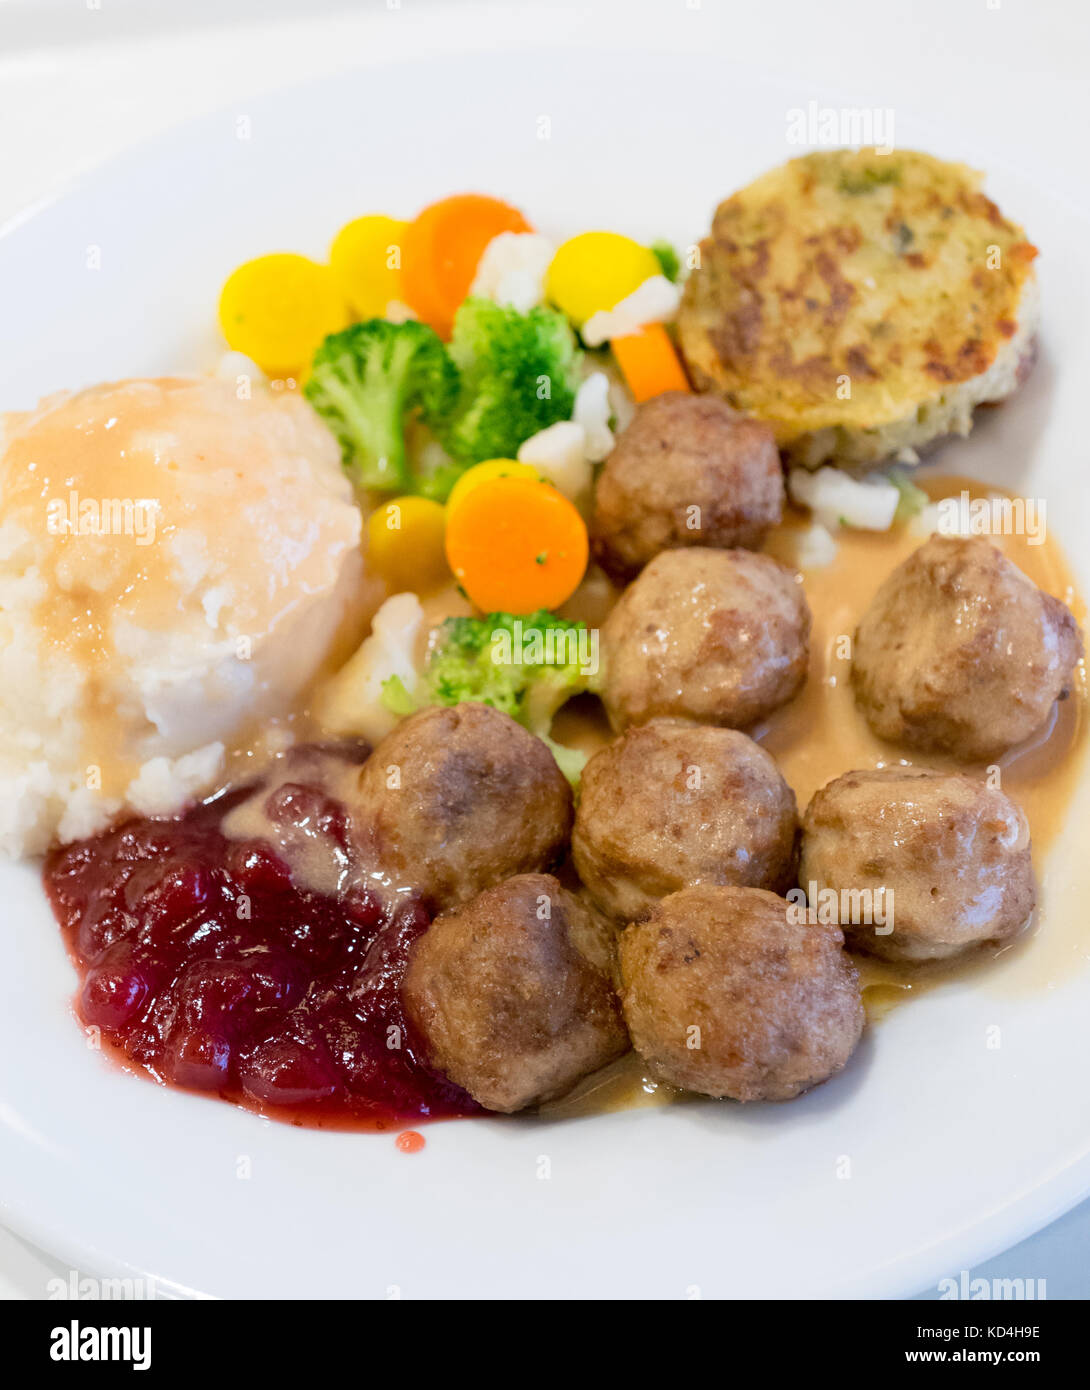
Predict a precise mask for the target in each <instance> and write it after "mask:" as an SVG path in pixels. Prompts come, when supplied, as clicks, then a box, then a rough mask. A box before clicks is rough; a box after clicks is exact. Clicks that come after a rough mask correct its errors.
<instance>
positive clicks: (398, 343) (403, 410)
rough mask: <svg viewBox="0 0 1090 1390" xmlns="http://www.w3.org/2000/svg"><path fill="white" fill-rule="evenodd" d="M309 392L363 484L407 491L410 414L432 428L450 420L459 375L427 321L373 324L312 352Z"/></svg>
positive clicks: (306, 389) (349, 470)
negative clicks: (417, 414) (415, 412)
mask: <svg viewBox="0 0 1090 1390" xmlns="http://www.w3.org/2000/svg"><path fill="white" fill-rule="evenodd" d="M303 392H304V394H305V395H306V397H307V400H309V401H310V403H311V405H313V406H314V408H315V410H317V412H318V414H319V415H320V416H321V417H322V419H323V420H324V421H325V422H326V424H327V425H328V426H329V428H330V429H331V430H332V431H333V433H334V434H335V435H336V436H337V439H338V440H339V441H340V445H341V454H342V458H343V462H344V467H345V471H346V472H347V473H348V475H349V477H350V478H351V479H352V481H353V482H354V483H355V484H356V486H357V487H360V488H367V489H375V490H376V491H380V492H402V491H405V490H406V489H407V488H408V487H409V483H410V480H409V470H408V467H407V465H406V461H405V417H406V415H407V414H408V412H409V411H411V410H414V409H417V410H419V411H420V413H421V414H422V415H423V417H424V419H425V420H426V421H427V422H428V423H429V424H430V425H432V426H433V427H434V426H440V425H442V424H443V423H444V422H445V421H446V420H447V418H448V416H449V415H450V412H451V410H452V409H453V406H454V403H455V400H456V399H457V395H458V370H457V368H456V367H455V366H454V363H453V362H452V361H451V359H450V357H449V356H448V354H447V351H446V349H445V348H444V347H443V344H442V343H441V342H440V340H439V337H438V335H437V334H436V333H435V332H434V331H433V330H432V329H430V328H428V327H427V325H426V324H423V323H415V322H409V323H389V322H387V321H386V320H385V319H368V320H366V321H365V322H364V323H355V324H353V325H352V326H351V328H346V329H344V331H343V332H341V333H332V334H330V336H329V337H328V338H326V340H325V341H324V342H323V343H322V345H321V347H320V348H319V349H318V351H317V352H316V353H315V354H314V360H313V362H312V363H311V368H310V376H309V378H308V379H307V383H306V385H305V386H304V387H303Z"/></svg>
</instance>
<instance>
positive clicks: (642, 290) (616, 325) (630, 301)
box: [583, 275, 681, 347]
mask: <svg viewBox="0 0 1090 1390" xmlns="http://www.w3.org/2000/svg"><path fill="white" fill-rule="evenodd" d="M680 303H681V289H680V286H678V285H675V284H674V283H673V281H672V280H667V278H666V276H665V275H650V276H648V278H647V279H646V280H645V281H644V282H643V284H642V285H640V286H638V287H637V288H636V289H634V290H633V291H632V293H631V294H630V295H628V296H626V298H624V299H622V300H621V301H620V303H618V304H614V306H613V308H612V309H599V310H598V312H597V313H596V314H591V316H590V318H589V319H587V321H586V323H585V324H584V325H583V341H584V342H585V343H586V345H587V347H601V345H602V344H603V343H607V342H609V340H610V339H611V338H623V337H624V336H625V334H626V333H636V332H638V331H639V330H640V329H641V328H642V327H643V326H644V324H645V323H666V322H667V321H668V320H670V319H672V318H673V317H674V316H675V314H676V313H677V307H678V305H679V304H680Z"/></svg>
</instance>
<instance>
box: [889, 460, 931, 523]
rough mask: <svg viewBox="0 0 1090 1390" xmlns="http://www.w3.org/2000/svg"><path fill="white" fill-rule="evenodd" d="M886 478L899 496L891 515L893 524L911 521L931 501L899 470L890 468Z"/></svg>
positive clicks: (921, 489)
mask: <svg viewBox="0 0 1090 1390" xmlns="http://www.w3.org/2000/svg"><path fill="white" fill-rule="evenodd" d="M886 477H887V478H888V479H889V480H890V482H891V483H892V484H893V486H894V487H895V488H896V489H897V491H898V492H899V493H900V494H901V495H900V497H899V498H898V500H897V510H896V511H895V512H894V513H893V520H894V523H895V524H897V525H899V524H900V523H902V522H905V521H911V520H912V518H913V517H914V516H918V515H919V514H920V512H922V511H923V509H924V507H926V506H927V504H928V503H929V502H930V501H931V498H930V497H929V496H928V495H927V493H926V492H924V490H923V488H922V487H917V486H916V484H915V483H914V482H913V481H912V479H911V478H910V477H909V476H908V474H907V473H902V472H901V470H900V469H899V468H891V469H890V470H889V472H888V473H887V474H886Z"/></svg>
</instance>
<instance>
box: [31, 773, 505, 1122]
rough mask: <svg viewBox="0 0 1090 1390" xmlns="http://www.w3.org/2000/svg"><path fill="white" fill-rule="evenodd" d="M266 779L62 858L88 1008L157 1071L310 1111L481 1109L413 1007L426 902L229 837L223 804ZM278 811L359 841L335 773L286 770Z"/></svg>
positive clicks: (366, 1118)
mask: <svg viewBox="0 0 1090 1390" xmlns="http://www.w3.org/2000/svg"><path fill="white" fill-rule="evenodd" d="M254 790H255V789H254V788H253V787H249V788H247V789H245V790H244V791H242V792H233V793H230V794H227V795H223V796H220V797H218V798H214V799H213V800H211V801H208V802H206V803H204V804H202V805H200V806H197V807H195V808H194V809H193V810H191V811H190V812H188V813H187V814H186V815H184V816H182V817H181V818H179V819H177V820H149V819H133V820H128V821H126V822H125V823H123V824H121V825H118V826H116V827H115V828H114V829H112V830H109V831H106V832H105V833H103V834H101V835H97V836H94V837H93V838H91V839H88V840H81V841H78V842H77V843H75V844H71V845H66V846H64V847H63V848H60V849H57V850H54V851H53V853H52V854H51V855H50V856H49V858H48V859H47V861H46V864H45V871H44V876H45V886H46V891H47V893H48V895H49V899H50V902H51V903H52V905H53V910H54V912H55V913H56V915H57V918H58V920H59V921H60V923H61V927H62V929H63V931H64V934H65V938H66V941H67V943H68V947H69V950H70V952H71V954H72V956H73V958H74V960H75V962H76V964H77V966H78V968H79V970H80V973H81V976H82V987H81V989H80V992H79V997H78V1002H77V1008H78V1012H79V1015H80V1017H81V1018H82V1020H83V1022H84V1023H85V1024H86V1025H88V1026H97V1027H98V1028H99V1029H101V1033H102V1037H103V1038H104V1039H105V1040H106V1042H107V1043H108V1044H109V1045H110V1046H111V1047H112V1048H114V1049H116V1051H117V1052H118V1053H119V1054H120V1055H121V1056H122V1058H123V1059H124V1060H127V1061H128V1062H129V1063H131V1064H135V1065H136V1066H137V1067H139V1068H142V1069H143V1070H144V1071H146V1072H147V1073H149V1074H150V1075H151V1076H153V1077H154V1078H156V1079H157V1080H159V1081H162V1082H166V1083H168V1084H172V1085H176V1086H182V1087H186V1088H189V1089H191V1090H199V1091H205V1092H209V1093H211V1094H213V1095H218V1096H220V1097H221V1098H223V1099H226V1100H231V1101H235V1102H238V1103H241V1104H243V1105H246V1106H248V1107H249V1108H251V1109H256V1110H260V1111H261V1112H262V1113H264V1114H269V1115H273V1116H276V1117H277V1118H282V1119H288V1120H290V1121H292V1122H293V1123H296V1124H299V1123H302V1124H309V1125H316V1126H329V1127H340V1128H359V1129H392V1128H398V1129H400V1128H402V1127H403V1125H404V1123H405V1122H406V1121H412V1122H418V1121H420V1120H426V1119H436V1118H440V1117H445V1116H454V1115H469V1114H478V1113H480V1108H479V1107H478V1106H477V1105H476V1104H475V1103H474V1102H473V1101H472V1100H471V1099H470V1097H469V1096H468V1095H466V1093H465V1092H464V1091H462V1090H460V1089H459V1088H458V1087H456V1086H454V1085H452V1084H451V1083H450V1082H448V1081H446V1080H445V1079H444V1078H443V1077H441V1076H438V1075H436V1074H435V1073H434V1072H432V1071H430V1070H429V1069H428V1068H427V1067H426V1066H425V1065H424V1063H423V1062H422V1061H421V1059H420V1056H419V1052H418V1050H417V1048H416V1047H415V1046H414V1043H413V1039H412V1035H411V1032H410V1030H409V1029H408V1028H407V1026H406V1022H405V1018H404V1015H403V1012H402V1007H401V980H402V977H403V975H404V973H405V967H406V964H407V960H408V952H409V948H410V947H411V945H412V943H413V942H414V941H415V940H416V938H417V937H418V936H420V934H421V933H422V932H423V931H425V930H426V929H427V926H428V924H429V921H430V915H429V913H428V912H427V910H426V909H425V907H424V906H423V905H422V904H421V903H420V902H419V901H416V900H414V899H411V898H405V897H400V898H396V897H395V898H392V899H390V900H384V898H383V896H382V895H380V893H379V892H378V891H377V890H374V889H371V888H368V887H364V888H362V889H361V888H360V887H359V886H358V884H357V886H355V887H352V888H349V889H346V890H345V891H344V892H343V893H341V894H340V895H338V896H329V895H326V894H321V893H316V892H314V891H312V890H310V889H308V888H306V887H302V886H299V885H297V884H295V883H293V881H292V874H291V872H290V870H289V867H288V865H287V863H286V862H285V861H284V859H282V858H281V857H280V856H279V854H278V853H277V852H276V851H274V849H273V848H272V847H271V846H270V845H269V844H267V843H265V842H264V841H261V840H248V841H247V840H241V841H240V840H234V839H228V838H227V837H226V836H225V835H224V834H223V832H222V829H221V822H222V819H223V817H224V815H225V814H226V813H227V812H228V811H229V810H231V809H232V807H233V806H235V805H236V804H238V803H239V802H240V801H241V800H243V799H244V798H245V797H247V796H252V795H253V793H254ZM265 812H266V814H267V815H268V817H269V819H270V820H272V821H275V822H277V823H278V824H280V825H283V826H285V827H288V828H290V829H291V830H292V831H294V830H295V829H298V831H299V833H305V834H309V835H322V836H328V837H329V838H330V839H331V840H332V841H333V842H335V843H336V844H338V845H340V846H341V847H342V848H343V847H344V846H346V845H347V841H348V823H349V822H348V816H347V813H346V812H345V809H344V807H343V806H341V805H340V804H339V803H338V802H336V801H335V800H333V799H331V798H330V797H329V796H328V795H327V794H326V792H325V791H323V789H322V788H321V787H318V786H313V785H307V784H306V783H305V782H301V781H300V782H287V783H283V782H282V783H279V784H278V785H277V786H276V787H275V788H274V789H273V790H271V791H270V792H269V793H268V796H267V799H266V801H265Z"/></svg>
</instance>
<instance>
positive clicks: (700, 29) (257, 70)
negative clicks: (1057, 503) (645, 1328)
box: [0, 0, 1090, 1298]
mask: <svg viewBox="0 0 1090 1390" xmlns="http://www.w3.org/2000/svg"><path fill="white" fill-rule="evenodd" d="M535 44H549V45H556V44H561V45H563V44H571V45H581V46H588V47H591V48H595V47H597V48H610V49H613V50H618V49H620V50H624V49H626V48H652V49H665V50H673V51H681V52H684V51H686V50H687V49H690V48H695V49H698V50H701V51H705V52H707V51H714V52H721V53H722V54H723V55H724V57H729V58H730V59H731V60H732V61H734V62H737V61H739V60H741V61H747V60H749V61H751V62H752V64H753V66H754V68H755V69H756V70H775V71H778V72H780V73H782V74H786V75H789V76H793V77H795V78H798V79H801V80H811V81H812V82H813V83H814V86H815V88H816V89H826V88H827V89H832V90H837V91H839V92H842V93H844V95H845V97H846V98H850V99H851V100H852V101H853V102H855V103H856V104H858V105H859V106H862V107H882V108H892V109H893V110H894V111H895V112H896V110H897V107H898V105H899V104H903V105H904V106H905V107H907V108H912V109H914V110H918V111H926V112H927V113H928V114H929V115H930V116H931V118H932V119H933V120H936V121H937V122H939V123H941V124H942V125H943V126H944V127H947V128H949V130H950V131H951V133H952V134H951V139H952V140H953V139H954V138H955V135H956V136H957V137H958V138H961V137H963V138H964V140H965V142H966V148H967V149H971V148H972V145H973V141H974V138H975V137H976V136H978V135H980V136H983V135H987V137H988V143H989V144H993V143H995V142H996V141H997V140H999V141H1002V143H1003V144H1004V146H1005V147H1006V149H1007V154H1008V158H1009V160H1010V161H1011V162H1012V163H1021V164H1023V165H1024V166H1026V167H1029V168H1032V169H1034V170H1035V171H1036V172H1037V175H1038V177H1039V178H1040V179H1042V181H1043V180H1047V181H1048V183H1049V185H1050V186H1051V188H1052V189H1053V190H1055V191H1058V192H1060V193H1061V194H1062V195H1063V196H1065V197H1067V198H1068V199H1069V200H1070V201H1071V202H1072V203H1075V204H1077V205H1079V206H1081V207H1087V206H1090V187H1088V182H1087V173H1088V160H1087V155H1086V149H1085V140H1086V131H1087V127H1088V122H1087V111H1086V101H1087V97H1086V94H1087V90H1088V87H1087V67H1088V59H1090V7H1087V6H1085V4H1084V3H1082V0H1069V3H1064V0H914V2H913V0H901V2H900V3H895V2H894V0H761V2H760V3H758V4H754V3H753V0H624V2H623V3H622V0H588V3H585V4H553V5H540V4H533V3H518V2H517V0H507V3H496V4H489V5H485V4H459V3H455V2H454V0H400V3H396V0H357V3H354V4H350V3H347V2H346V0H344V2H342V3H338V0H297V2H296V3H288V0H0V224H3V223H4V222H7V221H8V220H10V219H11V218H15V217H18V216H19V215H20V213H21V212H22V211H23V210H24V209H25V208H27V207H28V206H30V205H32V204H34V203H36V202H38V201H39V200H41V199H43V198H48V197H49V196H50V195H51V194H52V193H53V192H55V191H56V190H58V189H60V188H62V187H63V186H64V185H65V183H66V182H68V181H69V180H70V179H71V178H72V177H73V176H74V175H77V174H78V173H80V172H82V171H84V170H86V169H89V168H92V167H93V166H94V165H95V164H97V163H99V162H101V161H102V160H104V159H108V158H109V157H110V156H111V155H112V154H114V153H116V152H117V151H119V150H121V149H123V148H125V147H127V146H129V145H131V144H133V143H135V142H138V141H141V140H144V139H147V138H148V137H150V136H153V135H154V134H156V133H157V132H158V131H160V130H163V129H165V128H167V127H169V126H172V125H175V124H177V123H178V122H179V121H182V120H185V119H186V118H187V117H189V116H193V115H197V114H199V113H202V112H205V111H209V110H213V109H216V108H218V107H228V108H237V110H238V112H239V113H240V114H244V113H245V109H246V107H245V103H246V101H247V99H248V98H251V97H253V96H255V95H257V94H258V93H260V92H264V91H267V90H269V89H271V88H275V87H277V86H279V85H281V84H283V83H288V82H293V81H298V80H301V79H304V78H308V77H316V76H321V75H322V74H323V73H332V72H335V71H341V70H344V69H346V68H365V67H366V66H367V65H369V64H374V63H380V62H383V61H388V60H389V59H391V58H398V57H409V56H414V55H420V54H433V53H450V54H451V55H456V54H457V52H458V51H459V50H465V49H474V48H481V47H491V46H495V47H496V48H500V47H506V48H510V47H511V46H512V45H513V46H514V47H515V52H514V53H508V54H505V55H503V56H502V57H500V56H498V57H497V61H503V62H516V63H517V62H518V56H517V49H518V47H519V46H522V47H527V46H529V47H532V46H534V45H535ZM452 60H453V58H452ZM361 80H366V78H365V76H364V77H363V78H362V79H361ZM422 95H423V97H424V99H426V93H424V94H422ZM407 99H410V97H409V95H408V94H407ZM496 115H497V120H498V121H502V119H503V113H502V112H501V111H497V113H496ZM391 119H392V120H396V112H395V113H391ZM708 155H709V158H710V159H711V160H714V151H709V152H708ZM499 191H501V192H502V190H499ZM365 210H366V209H363V208H361V211H365ZM187 230H188V231H189V232H190V233H192V231H193V230H194V229H187ZM1073 273H1076V274H1080V273H1083V272H1082V270H1081V268H1075V269H1074V271H1073ZM2 322H3V306H2V305H0V323H2ZM0 1174H2V1166H0ZM0 1181H2V1177H0ZM1088 1240H1090V1203H1087V1204H1084V1205H1083V1206H1082V1207H1080V1208H1078V1209H1077V1210H1076V1211H1074V1212H1072V1213H1070V1214H1069V1215H1068V1216H1067V1217H1065V1218H1064V1219H1062V1220H1061V1221H1059V1222H1057V1223H1056V1224H1055V1225H1053V1226H1052V1227H1050V1228H1049V1229H1048V1230H1047V1231H1045V1232H1042V1233H1040V1234H1039V1235H1038V1236H1035V1237H1034V1238H1032V1239H1031V1240H1029V1241H1026V1242H1024V1243H1023V1244H1022V1245H1020V1246H1018V1247H1016V1248H1015V1249H1014V1250H1012V1251H1009V1252H1007V1254H1005V1255H1003V1256H1000V1257H998V1258H996V1259H995V1260H992V1261H990V1262H989V1263H988V1264H987V1265H986V1266H983V1267H982V1268H981V1270H980V1271H978V1272H979V1273H983V1274H985V1275H987V1276H1009V1277H1022V1278H1037V1279H1042V1278H1043V1279H1046V1280H1047V1287H1048V1292H1049V1295H1050V1296H1051V1297H1053V1298H1056V1297H1085V1296H1087V1295H1088V1294H1090V1268H1088V1262H1087V1259H1086V1254H1085V1252H1086V1251H1087V1249H1088ZM58 1273H64V1271H61V1270H60V1268H59V1266H57V1265H55V1264H54V1263H53V1262H52V1261H51V1260H50V1259H49V1258H48V1256H45V1255H43V1254H41V1253H40V1252H36V1251H31V1250H29V1249H28V1248H27V1247H26V1246H24V1245H23V1244H22V1243H21V1242H19V1241H17V1240H16V1239H15V1238H14V1237H11V1236H9V1235H6V1234H5V1233H3V1232H2V1231H0V1295H2V1296H5V1297H29V1298H36V1297H41V1296H43V1294H44V1291H45V1285H46V1281H47V1280H48V1279H50V1278H51V1277H53V1276H54V1275H56V1274H58ZM931 1296H934V1295H933V1292H932V1295H931Z"/></svg>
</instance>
